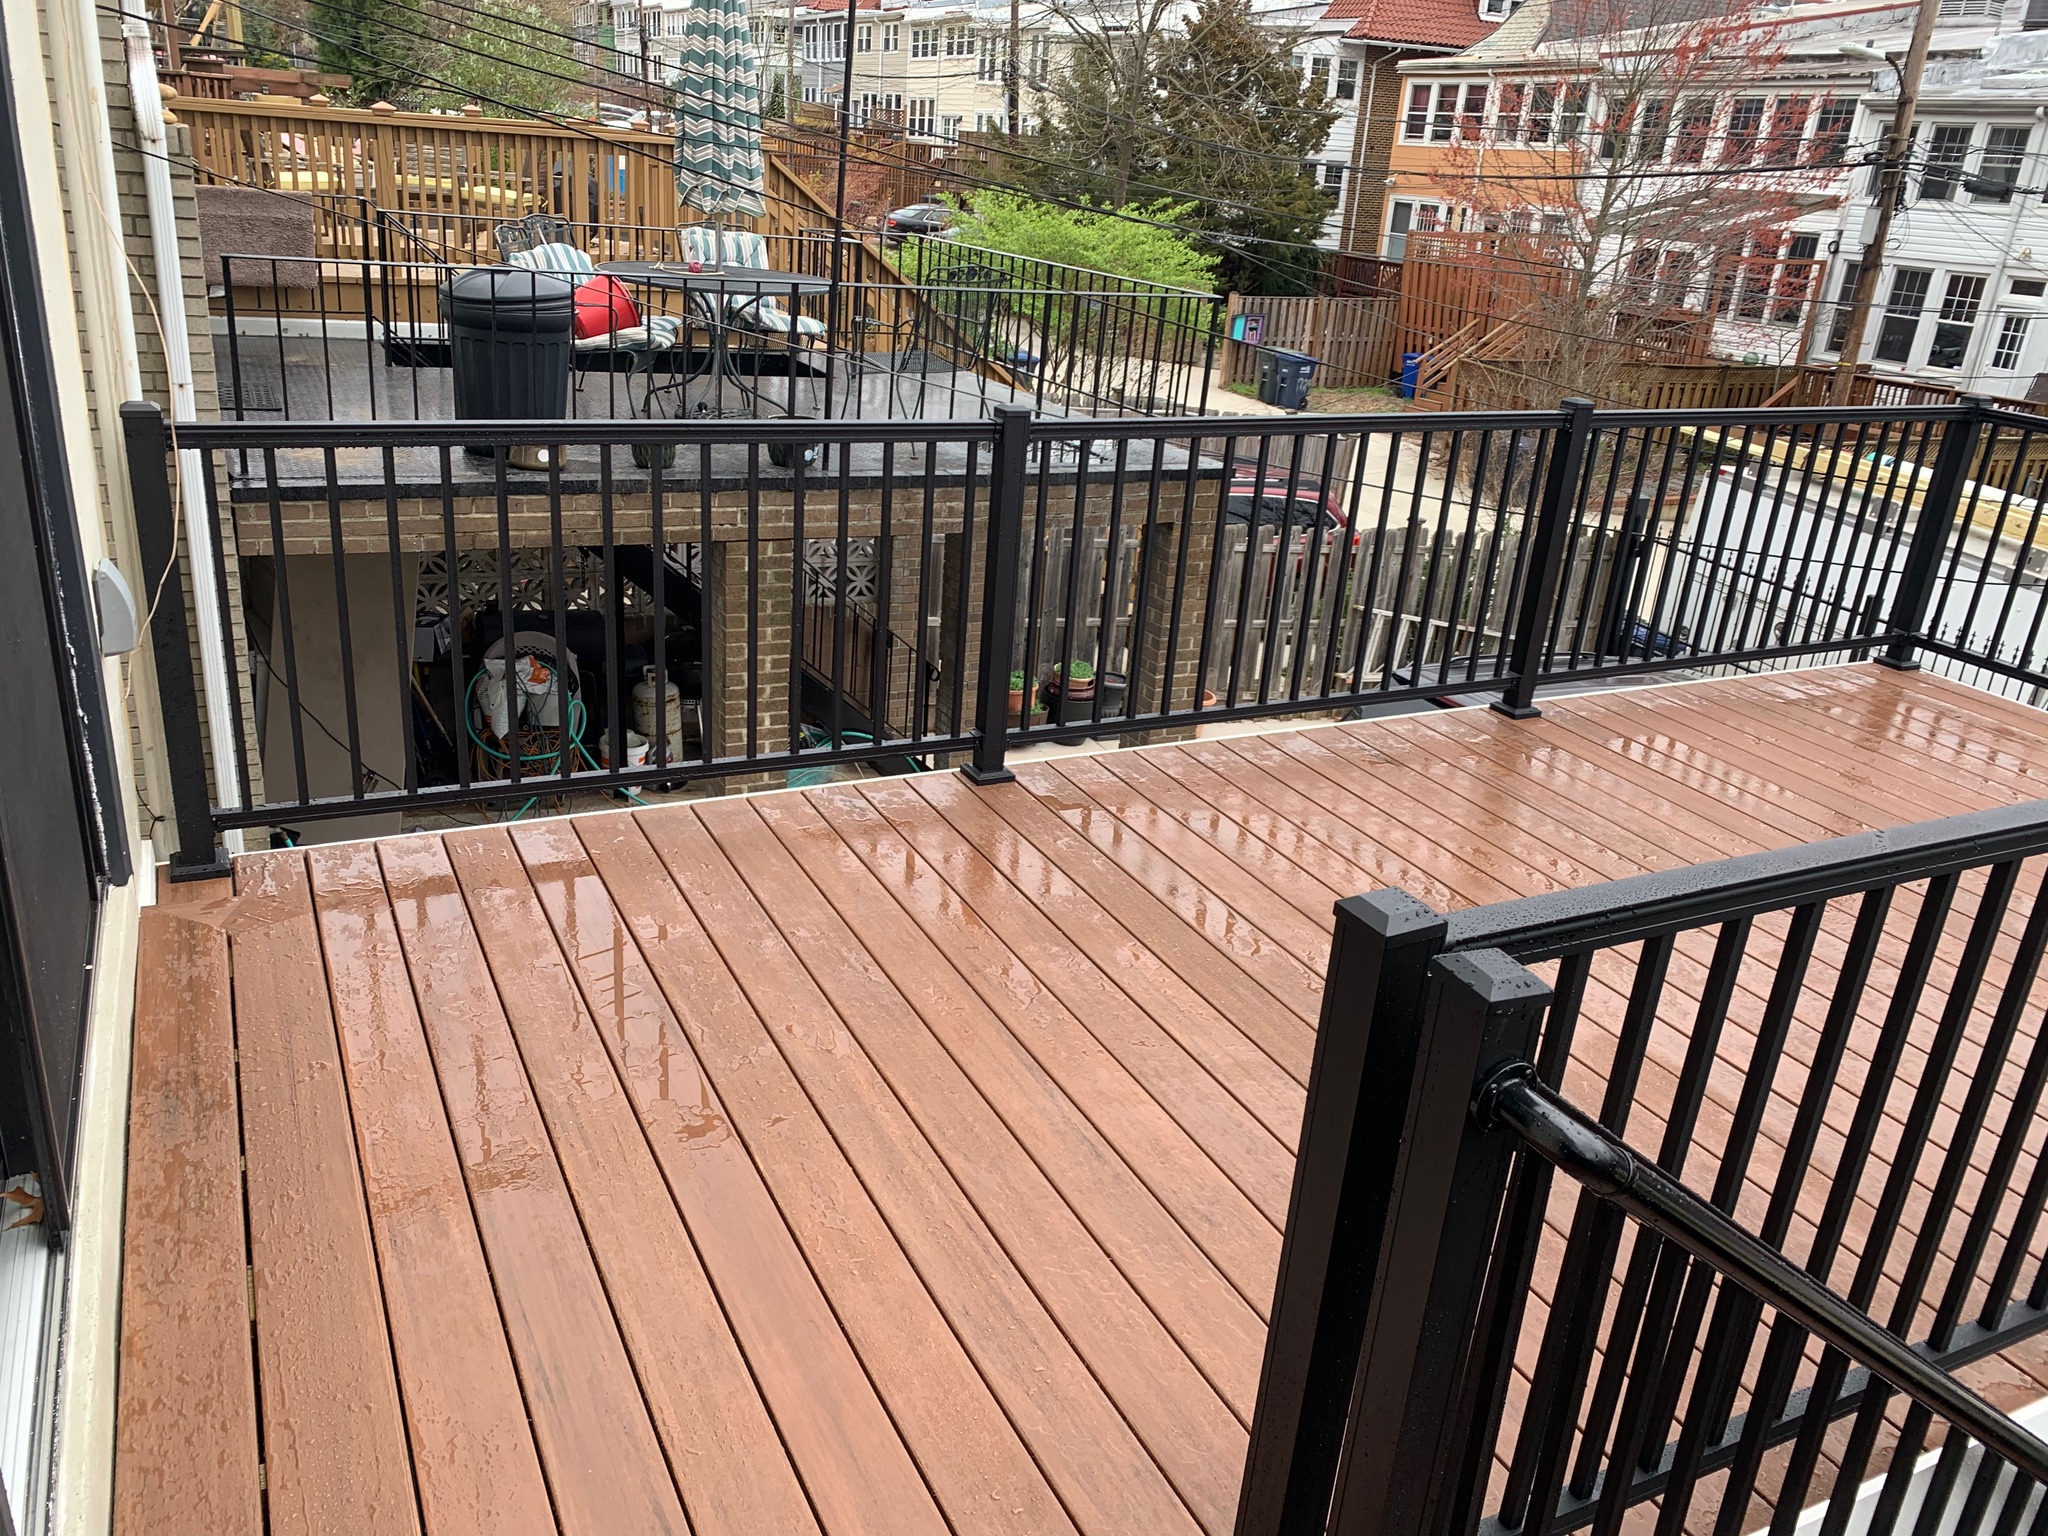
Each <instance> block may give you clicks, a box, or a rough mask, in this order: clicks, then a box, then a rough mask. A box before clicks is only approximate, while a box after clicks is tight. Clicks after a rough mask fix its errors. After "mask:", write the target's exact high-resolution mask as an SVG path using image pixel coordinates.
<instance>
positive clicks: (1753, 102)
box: [1721, 96, 1764, 165]
mask: <svg viewBox="0 0 2048 1536" xmlns="http://www.w3.org/2000/svg"><path fill="white" fill-rule="evenodd" d="M1763 121H1764V98H1763V97H1761V96H1744V97H1741V98H1739V99H1738V100H1737V101H1736V102H1735V103H1734V104H1733V105H1732V106H1730V107H1729V108H1728V127H1727V129H1726V131H1725V132H1724V133H1723V134H1722V136H1721V164H1723V165H1748V164H1749V163H1750V162H1751V161H1752V160H1754V159H1755V158H1756V138H1757V130H1758V129H1760V128H1761V127H1762V126H1763Z"/></svg>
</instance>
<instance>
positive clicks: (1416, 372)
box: [1401, 352, 1428, 400]
mask: <svg viewBox="0 0 2048 1536" xmlns="http://www.w3.org/2000/svg"><path fill="white" fill-rule="evenodd" d="M1426 356H1428V354H1427V353H1425V352H1403V353H1402V354H1401V398H1402V399H1403V400H1413V399H1414V398H1415V391H1416V390H1417V389H1419V388H1421V386H1422V360H1423V358H1424V357H1426Z"/></svg>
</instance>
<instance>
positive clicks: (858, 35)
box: [853, 22, 875, 53]
mask: <svg viewBox="0 0 2048 1536" xmlns="http://www.w3.org/2000/svg"><path fill="white" fill-rule="evenodd" d="M853 51H854V52H855V53H873V52H874V51H875V27H874V23H873V22H867V23H864V24H863V25H862V26H861V27H860V29H859V30H858V31H856V32H855V33H854V34H853Z"/></svg>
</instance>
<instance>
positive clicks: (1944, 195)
mask: <svg viewBox="0 0 2048 1536" xmlns="http://www.w3.org/2000/svg"><path fill="white" fill-rule="evenodd" d="M1976 131H1977V130H1976V125H1975V124H1974V123H1932V124H1930V125H1929V131H1928V136H1927V150H1926V153H1925V155H1924V156H1923V157H1922V158H1921V162H1920V166H1921V169H1920V201H1921V202H1923V203H1945V202H1947V201H1948V200H1949V199H1950V198H1952V197H1954V196H1955V193H1956V188H1957V187H1959V186H1961V185H1962V180H1963V162H1964V161H1966V160H1968V159H1969V158H1970V139H1971V137H1972V135H1974V134H1975V133H1976ZM1914 137H1915V138H1918V137H1919V135H1918V134H1915V135H1914Z"/></svg>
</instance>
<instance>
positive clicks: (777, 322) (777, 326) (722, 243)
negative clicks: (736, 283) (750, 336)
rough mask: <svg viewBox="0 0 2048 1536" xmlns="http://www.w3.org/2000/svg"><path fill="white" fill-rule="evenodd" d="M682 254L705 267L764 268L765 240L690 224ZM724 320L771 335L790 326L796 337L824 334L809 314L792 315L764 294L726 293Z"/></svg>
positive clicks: (745, 231)
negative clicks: (714, 239) (713, 237)
mask: <svg viewBox="0 0 2048 1536" xmlns="http://www.w3.org/2000/svg"><path fill="white" fill-rule="evenodd" d="M714 233H715V234H716V235H717V237H718V238H717V240H716V242H715V243H714V241H713V239H712V236H713V234H714ZM683 255H684V257H685V258H686V259H688V260H690V261H701V262H703V263H704V264H705V265H706V266H721V267H754V268H758V269H761V270H764V271H765V270H767V269H768V241H767V238H766V237H765V236H762V235H757V234H755V233H754V232H753V231H752V230H750V229H723V230H717V231H714V230H713V229H712V227H711V226H710V225H709V224H692V225H690V226H689V227H688V228H686V229H685V230H684V231H683ZM725 319H726V321H727V323H729V324H732V325H743V326H746V327H747V328H748V329H749V330H755V331H764V332H766V333H767V334H769V335H771V336H787V335H788V334H789V332H790V327H791V326H792V325H794V326H795V328H796V333H797V335H799V336H823V335H824V334H825V322H824V321H822V320H816V319H813V318H812V317H811V316H809V315H794V316H792V315H791V314H790V312H789V309H788V307H787V306H786V305H784V304H783V302H782V301H781V300H780V299H778V298H776V297H775V296H774V295H773V294H765V293H764V294H761V295H759V296H758V297H756V296H753V295H750V294H744V293H733V294H727V295H726V299H725Z"/></svg>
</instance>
